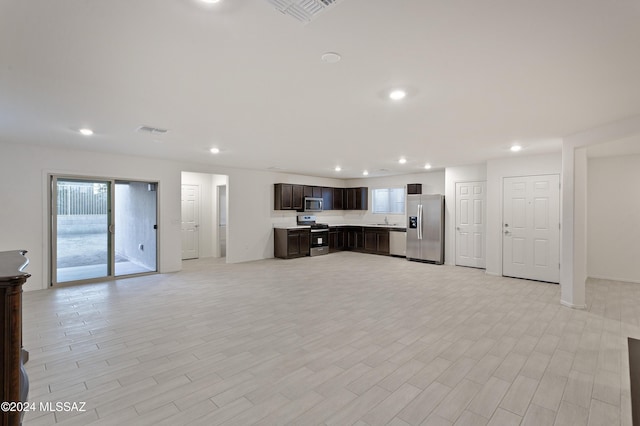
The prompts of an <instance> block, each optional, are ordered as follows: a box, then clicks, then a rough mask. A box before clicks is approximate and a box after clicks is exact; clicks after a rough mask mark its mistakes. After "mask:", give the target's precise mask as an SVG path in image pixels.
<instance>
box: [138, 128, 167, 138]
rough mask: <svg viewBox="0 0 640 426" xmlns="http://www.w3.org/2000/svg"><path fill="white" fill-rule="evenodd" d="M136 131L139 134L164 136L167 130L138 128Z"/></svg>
mask: <svg viewBox="0 0 640 426" xmlns="http://www.w3.org/2000/svg"><path fill="white" fill-rule="evenodd" d="M136 131H137V132H140V133H149V134H151V135H155V136H160V135H164V134H166V133H167V132H168V131H169V130H167V129H160V128H158V127H151V126H140V127H138V128H137V129H136Z"/></svg>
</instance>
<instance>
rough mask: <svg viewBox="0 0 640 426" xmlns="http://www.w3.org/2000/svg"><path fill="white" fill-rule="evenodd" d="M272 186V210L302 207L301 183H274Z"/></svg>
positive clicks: (302, 191) (298, 208)
mask: <svg viewBox="0 0 640 426" xmlns="http://www.w3.org/2000/svg"><path fill="white" fill-rule="evenodd" d="M274 188H275V194H274V206H273V208H274V210H302V208H303V207H304V186H303V185H292V184H290V183H276V184H275V185H274Z"/></svg>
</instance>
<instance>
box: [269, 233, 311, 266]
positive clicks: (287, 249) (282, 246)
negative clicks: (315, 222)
mask: <svg viewBox="0 0 640 426" xmlns="http://www.w3.org/2000/svg"><path fill="white" fill-rule="evenodd" d="M310 241H311V231H310V230H309V229H281V228H276V229H275V230H274V238H273V242H274V253H273V255H274V256H275V257H279V258H282V259H293V258H296V257H304V256H309V245H310V244H309V243H310Z"/></svg>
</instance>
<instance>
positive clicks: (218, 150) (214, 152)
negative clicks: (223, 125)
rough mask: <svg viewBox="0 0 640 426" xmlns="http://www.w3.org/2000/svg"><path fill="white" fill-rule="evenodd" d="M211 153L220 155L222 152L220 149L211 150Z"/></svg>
mask: <svg viewBox="0 0 640 426" xmlns="http://www.w3.org/2000/svg"><path fill="white" fill-rule="evenodd" d="M209 152H210V153H212V154H217V153H219V152H220V149H219V148H211V149H210V150H209Z"/></svg>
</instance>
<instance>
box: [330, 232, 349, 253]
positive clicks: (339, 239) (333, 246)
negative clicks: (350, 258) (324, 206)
mask: <svg viewBox="0 0 640 426" xmlns="http://www.w3.org/2000/svg"><path fill="white" fill-rule="evenodd" d="M344 236H345V231H344V229H341V228H331V229H329V253H333V252H336V251H340V250H344Z"/></svg>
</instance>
